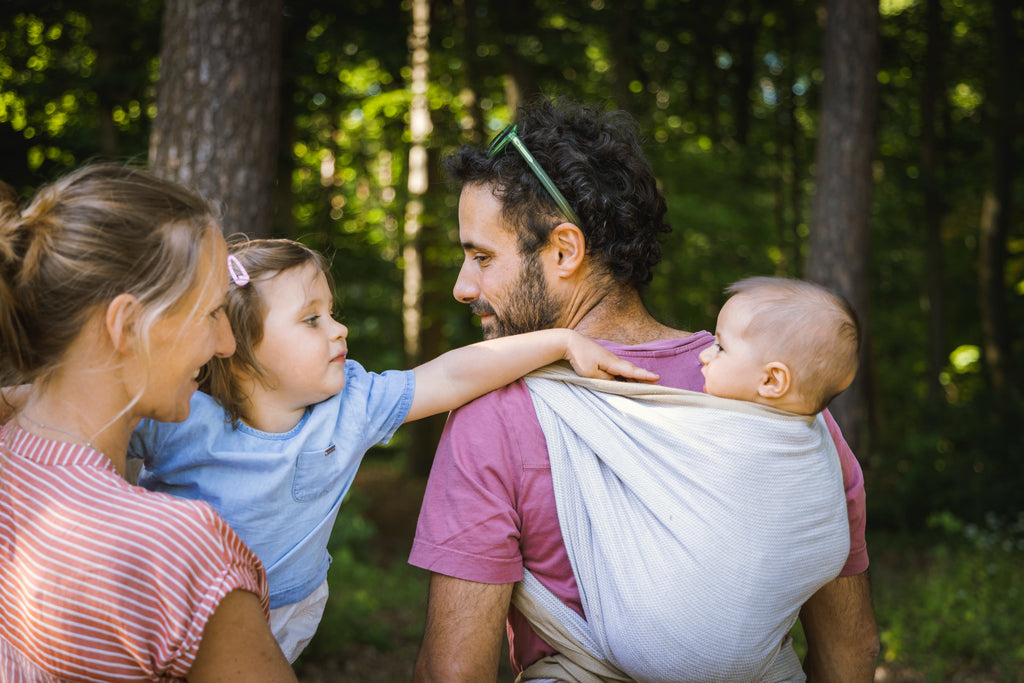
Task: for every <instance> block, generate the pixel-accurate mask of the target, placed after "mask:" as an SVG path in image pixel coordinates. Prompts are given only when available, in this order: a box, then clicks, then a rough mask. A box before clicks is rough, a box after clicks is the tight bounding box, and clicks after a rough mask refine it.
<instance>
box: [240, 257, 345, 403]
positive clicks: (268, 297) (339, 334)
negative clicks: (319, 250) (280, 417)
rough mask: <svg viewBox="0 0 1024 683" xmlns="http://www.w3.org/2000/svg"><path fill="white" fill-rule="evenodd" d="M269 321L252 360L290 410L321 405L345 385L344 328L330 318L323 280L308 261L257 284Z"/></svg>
mask: <svg viewBox="0 0 1024 683" xmlns="http://www.w3.org/2000/svg"><path fill="white" fill-rule="evenodd" d="M255 285H256V286H257V287H259V288H260V294H261V296H262V297H263V301H264V304H265V305H266V307H267V317H266V319H265V320H264V323H263V339H262V340H261V341H260V343H259V344H258V345H257V346H256V349H255V353H256V360H257V361H258V362H259V363H260V364H261V365H262V366H263V367H264V368H265V369H266V370H267V371H268V372H269V373H270V379H271V383H270V385H271V386H272V387H273V389H274V394H275V396H276V397H277V399H278V400H280V401H282V402H284V403H285V404H287V407H288V408H290V409H298V408H304V407H306V406H310V405H313V404H315V403H320V402H321V401H324V400H326V399H328V398H330V397H331V396H334V395H335V394H337V393H338V392H339V391H341V390H342V389H343V388H344V386H345V358H346V356H347V354H348V345H347V343H346V337H347V336H348V328H346V327H345V326H344V325H342V324H341V323H339V322H338V321H336V320H335V319H334V318H333V317H331V309H332V305H333V299H332V297H331V290H330V287H328V285H327V278H325V277H324V274H323V273H321V272H320V270H319V269H318V268H317V267H316V266H315V265H313V264H312V263H310V264H306V265H303V266H299V267H297V268H291V269H289V270H286V271H284V272H281V273H278V274H277V275H275V276H274V277H272V278H270V279H268V280H264V281H258V282H256V283H255Z"/></svg>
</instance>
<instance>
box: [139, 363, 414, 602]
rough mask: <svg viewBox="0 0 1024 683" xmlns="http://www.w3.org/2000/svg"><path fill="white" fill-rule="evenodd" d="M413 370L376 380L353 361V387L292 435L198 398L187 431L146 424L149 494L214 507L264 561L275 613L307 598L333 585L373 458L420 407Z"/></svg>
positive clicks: (310, 414)
mask: <svg viewBox="0 0 1024 683" xmlns="http://www.w3.org/2000/svg"><path fill="white" fill-rule="evenodd" d="M414 388H415V376H414V375H413V372H412V371H411V370H405V371H401V370H389V371H387V372H384V373H382V374H376V373H371V372H367V371H366V370H365V369H363V367H362V366H361V365H360V364H359V363H357V362H355V361H353V360H348V361H346V362H345V387H344V388H343V389H342V390H341V392H340V393H338V394H337V395H335V396H333V397H331V398H330V399H328V400H326V401H324V402H323V403H318V404H316V405H314V406H311V407H310V408H307V409H306V414H305V415H304V416H303V417H302V419H301V420H300V421H299V424H297V425H296V426H295V427H294V428H293V429H292V430H290V431H288V432H285V433H283V434H271V433H267V432H261V431H259V430H256V429H253V428H251V427H249V426H247V425H245V424H241V423H240V424H239V425H238V427H237V428H233V427H232V426H231V424H230V423H229V422H228V419H227V414H226V413H225V412H224V409H223V408H221V407H220V406H219V405H218V404H217V403H216V402H215V401H214V400H213V399H212V398H211V397H210V396H208V395H206V394H204V393H202V392H199V391H197V392H196V393H195V394H194V395H193V397H192V403H191V407H192V412H191V414H190V415H189V417H188V419H187V420H186V421H185V422H181V423H162V422H155V421H153V420H143V421H142V422H141V423H140V424H139V426H138V427H137V428H136V429H135V432H134V434H133V435H132V440H131V445H130V446H129V456H130V457H141V458H143V462H144V465H143V469H142V472H141V474H140V476H139V485H140V486H144V487H145V488H147V489H152V490H154V491H164V492H166V493H170V494H173V495H176V496H181V497H183V498H192V499H197V500H205V501H206V502H208V503H210V504H211V505H213V507H214V508H216V510H217V511H218V512H219V513H220V514H221V516H223V517H224V519H225V520H226V521H227V522H228V524H230V525H231V527H232V528H233V529H234V530H235V532H236V533H237V534H238V535H239V536H240V537H241V538H242V540H243V541H245V543H246V544H247V545H248V546H249V547H250V548H251V549H252V550H253V552H255V553H256V555H257V556H259V558H260V559H261V560H262V561H263V564H264V566H265V567H266V570H267V579H268V581H269V583H270V607H271V609H275V608H277V607H282V606H284V605H290V604H293V603H296V602H299V601H300V600H302V599H304V598H305V597H307V596H308V595H309V594H310V593H312V592H313V590H314V589H315V588H316V587H317V586H319V585H320V584H321V583H323V581H324V580H325V579H326V578H327V566H328V565H329V564H330V555H329V554H328V552H327V541H328V539H329V538H330V535H331V529H332V528H333V526H334V520H335V519H336V518H337V516H338V510H339V508H340V507H341V501H342V499H343V498H344V497H345V494H346V493H347V492H348V490H349V487H350V486H351V485H352V480H353V478H354V477H355V474H356V470H357V469H358V468H359V463H360V462H361V461H362V459H363V455H364V454H365V453H366V451H367V450H369V449H370V448H371V447H372V446H375V445H377V444H383V443H387V442H388V441H389V440H390V439H391V437H392V435H393V434H394V433H395V430H396V429H398V427H399V426H401V424H402V423H403V422H404V421H405V417H406V415H408V413H409V408H410V406H411V405H412V396H413V390H414Z"/></svg>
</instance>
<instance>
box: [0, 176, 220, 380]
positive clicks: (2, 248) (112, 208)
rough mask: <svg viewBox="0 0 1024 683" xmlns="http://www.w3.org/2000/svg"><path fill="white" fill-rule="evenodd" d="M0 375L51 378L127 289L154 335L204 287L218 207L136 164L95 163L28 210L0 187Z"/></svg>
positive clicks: (137, 326) (144, 334) (139, 328)
mask: <svg viewBox="0 0 1024 683" xmlns="http://www.w3.org/2000/svg"><path fill="white" fill-rule="evenodd" d="M0 188H2V189H0V337H2V338H3V346H2V349H0V381H2V382H3V383H4V384H5V385H10V384H22V383H37V384H38V383H45V382H46V381H47V379H48V378H49V377H51V376H52V373H53V371H54V370H55V369H56V368H57V367H59V365H60V364H61V362H63V358H64V354H65V352H66V351H67V349H68V347H69V346H70V344H71V343H72V341H74V339H75V338H76V337H77V336H78V335H79V333H80V332H81V331H82V329H83V327H84V326H85V324H86V322H87V321H88V320H89V318H90V316H92V315H93V313H94V312H95V311H96V310H98V309H99V308H100V307H105V306H106V305H107V304H109V302H110V301H112V300H113V299H114V298H115V297H117V296H118V295H120V294H131V295H133V296H134V297H136V299H138V301H139V303H140V304H141V307H140V310H141V315H140V317H139V319H138V320H136V321H134V322H133V327H134V331H135V332H136V333H137V334H138V338H139V340H140V343H141V347H142V352H143V353H148V350H149V332H150V330H151V328H152V326H153V324H154V323H155V322H157V321H158V320H159V319H160V318H161V317H162V316H164V315H165V314H166V313H167V312H168V311H169V310H170V309H171V308H173V307H174V306H175V305H176V304H177V303H178V302H179V301H180V300H181V299H182V298H183V297H184V296H185V295H186V294H188V293H189V291H190V290H193V289H194V287H195V286H196V284H197V278H198V270H199V263H200V258H199V256H200V254H201V253H202V251H203V250H204V248H207V247H208V245H209V243H210V242H209V240H210V238H211V237H212V235H213V231H214V230H219V213H218V212H217V210H216V209H215V207H214V206H213V205H212V204H210V203H208V202H207V201H206V200H205V199H203V198H202V197H200V196H199V195H198V194H196V193H194V192H192V191H191V190H189V189H186V188H184V187H182V186H181V185H178V184H176V183H173V182H169V181H166V180H161V179H159V178H157V177H156V176H154V175H152V174H151V173H148V172H145V171H143V170H140V169H138V168H132V167H130V166H128V165H117V164H91V165H87V166H83V167H82V168H80V169H78V170H76V171H73V172H71V173H69V174H68V175H66V176H64V177H63V178H60V179H58V180H56V181H54V182H52V183H50V184H48V185H45V186H43V187H41V188H40V189H39V190H38V191H37V192H36V194H35V196H34V197H33V198H32V200H31V201H29V202H28V203H27V205H25V206H23V207H22V206H19V202H18V197H17V193H15V192H14V190H13V189H12V188H10V187H9V186H7V185H5V184H4V183H0Z"/></svg>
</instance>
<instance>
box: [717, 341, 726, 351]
mask: <svg viewBox="0 0 1024 683" xmlns="http://www.w3.org/2000/svg"><path fill="white" fill-rule="evenodd" d="M715 351H718V352H722V351H725V349H723V348H722V345H721V344H719V343H718V342H715Z"/></svg>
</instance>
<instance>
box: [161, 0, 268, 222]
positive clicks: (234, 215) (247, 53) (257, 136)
mask: <svg viewBox="0 0 1024 683" xmlns="http://www.w3.org/2000/svg"><path fill="white" fill-rule="evenodd" d="M282 7H283V6H282V0H168V2H167V4H166V6H165V9H164V19H163V29H162V38H161V50H160V79H159V82H158V86H157V97H156V105H157V116H156V120H155V121H154V124H153V131H152V136H151V138H150V147H149V161H150V165H151V166H152V167H153V169H154V170H155V171H156V172H157V173H160V174H161V175H163V176H165V177H167V178H171V179H174V180H178V181H180V182H184V183H187V184H189V185H191V186H193V187H196V188H198V189H199V190H200V191H202V192H204V193H205V194H206V195H207V196H208V197H210V198H211V199H214V200H217V201H220V202H222V203H223V205H224V231H225V232H226V233H228V234H230V233H234V232H244V233H247V234H249V235H250V236H253V237H267V236H269V235H270V225H271V219H272V215H271V214H272V200H273V196H274V191H273V190H274V179H275V173H276V170H277V141H278V112H279V107H280V102H279V100H280V88H279V83H280V78H281V17H282Z"/></svg>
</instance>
